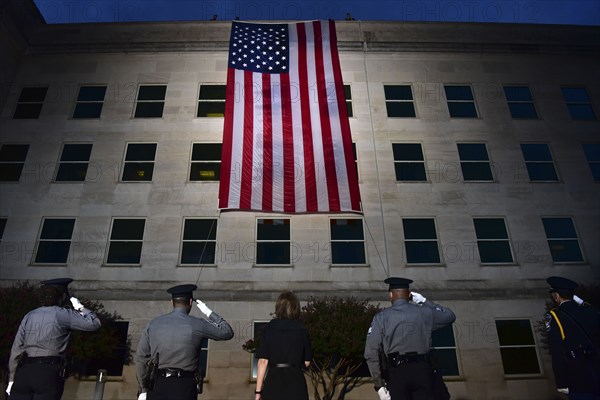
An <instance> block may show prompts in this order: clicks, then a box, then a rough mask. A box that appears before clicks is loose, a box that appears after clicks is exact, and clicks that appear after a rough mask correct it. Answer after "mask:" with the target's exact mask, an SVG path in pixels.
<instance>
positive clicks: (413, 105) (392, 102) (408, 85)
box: [383, 83, 419, 118]
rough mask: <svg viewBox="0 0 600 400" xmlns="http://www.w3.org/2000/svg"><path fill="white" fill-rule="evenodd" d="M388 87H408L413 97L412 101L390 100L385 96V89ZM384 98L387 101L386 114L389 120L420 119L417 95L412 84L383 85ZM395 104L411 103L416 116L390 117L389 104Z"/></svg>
mask: <svg viewBox="0 0 600 400" xmlns="http://www.w3.org/2000/svg"><path fill="white" fill-rule="evenodd" d="M386 87H408V88H409V89H410V95H411V99H410V100H407V99H388V97H387V96H386V94H385V88H386ZM383 98H384V100H385V112H386V116H387V118H418V116H419V115H418V114H417V105H416V104H415V94H414V92H413V87H412V84H410V83H409V84H406V83H404V84H384V85H383ZM394 103H400V104H402V103H410V104H411V105H412V111H413V114H414V115H412V116H411V115H397V116H396V115H394V116H390V110H389V108H388V104H394Z"/></svg>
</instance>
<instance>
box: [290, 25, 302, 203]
mask: <svg viewBox="0 0 600 400" xmlns="http://www.w3.org/2000/svg"><path fill="white" fill-rule="evenodd" d="M289 36H290V54H289V57H290V60H297V59H298V31H297V29H296V25H295V24H290V25H289ZM290 87H291V91H292V134H293V138H294V192H295V196H296V205H295V207H294V208H295V210H294V211H295V212H305V211H306V187H305V184H304V182H305V178H306V176H305V171H304V144H303V142H302V114H301V111H302V109H301V108H300V78H299V75H298V63H297V62H291V63H290Z"/></svg>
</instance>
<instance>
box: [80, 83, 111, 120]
mask: <svg viewBox="0 0 600 400" xmlns="http://www.w3.org/2000/svg"><path fill="white" fill-rule="evenodd" d="M105 95H106V86H81V87H80V88H79V94H78V95H77V102H76V103H75V110H74V111H73V118H75V119H78V118H100V114H101V113H102V106H103V105H104V96H105Z"/></svg>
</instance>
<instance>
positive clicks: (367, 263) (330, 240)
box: [329, 216, 369, 267]
mask: <svg viewBox="0 0 600 400" xmlns="http://www.w3.org/2000/svg"><path fill="white" fill-rule="evenodd" d="M337 220H344V221H349V220H359V221H361V230H362V236H363V237H362V239H334V238H333V229H332V225H333V221H337ZM334 243H362V252H363V257H364V259H365V261H364V262H363V263H357V262H353V263H335V262H334V260H333V247H334ZM329 256H330V258H329V259H330V264H329V265H330V266H331V267H364V266H368V265H369V258H368V257H367V240H366V238H365V220H364V218H362V217H342V216H335V217H329Z"/></svg>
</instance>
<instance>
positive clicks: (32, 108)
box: [13, 86, 48, 119]
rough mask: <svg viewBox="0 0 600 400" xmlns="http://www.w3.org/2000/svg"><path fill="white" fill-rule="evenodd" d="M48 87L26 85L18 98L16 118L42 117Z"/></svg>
mask: <svg viewBox="0 0 600 400" xmlns="http://www.w3.org/2000/svg"><path fill="white" fill-rule="evenodd" d="M47 92H48V87H47V86H46V87H25V88H23V89H21V95H20V96H19V99H18V100H17V108H16V109H15V113H14V115H13V118H14V119H36V118H39V117H40V112H41V111H42V106H43V105H44V100H45V99H46V93H47Z"/></svg>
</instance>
